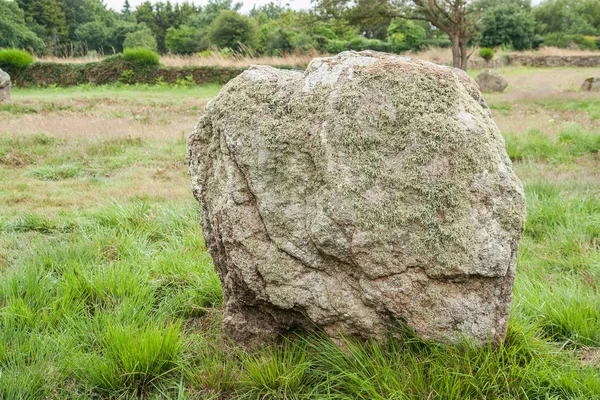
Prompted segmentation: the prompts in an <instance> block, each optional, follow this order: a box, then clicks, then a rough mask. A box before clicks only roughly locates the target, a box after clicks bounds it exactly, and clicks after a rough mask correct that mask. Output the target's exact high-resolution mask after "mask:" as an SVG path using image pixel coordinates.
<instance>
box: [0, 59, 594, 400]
mask: <svg viewBox="0 0 600 400" xmlns="http://www.w3.org/2000/svg"><path fill="white" fill-rule="evenodd" d="M476 72H477V71H472V73H473V74H475V73H476ZM500 72H501V73H503V74H504V75H506V76H507V78H508V79H509V82H510V84H511V85H510V86H509V88H508V89H507V91H506V92H505V93H503V94H495V95H487V96H486V98H487V100H488V103H489V105H490V107H491V108H492V110H493V112H494V115H495V118H496V121H497V123H498V125H499V126H500V128H501V130H502V132H503V134H504V136H505V138H506V145H507V150H508V152H509V155H510V156H511V158H512V159H513V161H514V163H515V169H516V171H517V174H518V175H519V177H520V178H521V179H522V181H523V183H524V185H525V190H526V196H527V208H528V218H527V227H526V232H525V236H524V239H523V242H522V245H521V248H520V254H519V263H518V274H517V280H516V283H515V291H514V303H513V308H512V314H511V321H510V328H509V333H508V338H507V340H506V342H505V343H504V344H503V345H502V346H500V347H499V348H475V347H472V346H470V345H469V344H468V343H464V344H462V345H458V346H442V345H436V344H433V343H428V342H423V341H420V340H418V339H417V338H414V337H412V336H411V335H410V333H407V334H406V339H405V340H404V341H402V342H393V343H391V344H390V345H389V346H386V347H382V346H378V345H375V344H366V345H357V344H353V343H348V344H347V346H346V347H347V349H346V351H345V352H344V351H341V350H340V349H339V348H338V347H336V346H335V345H333V344H332V343H331V342H330V341H328V340H327V339H325V338H322V337H317V336H312V337H309V338H297V339H290V340H289V341H288V342H286V343H285V344H283V345H281V346H279V347H274V346H272V347H267V348H264V349H262V350H258V351H253V352H245V351H242V350H240V349H236V348H235V347H233V346H231V345H229V344H228V343H225V342H224V341H223V340H222V338H221V336H220V318H221V315H220V304H221V289H220V284H219V280H218V278H217V276H216V275H215V273H214V272H213V268H212V264H211V260H210V256H209V254H208V253H207V251H206V248H205V246H204V243H203V240H202V235H201V232H200V229H199V224H198V210H197V209H198V207H197V204H196V203H195V201H194V200H193V199H192V196H191V193H190V190H189V182H188V177H187V173H186V164H185V160H184V156H185V139H186V137H187V134H188V133H189V132H190V131H191V129H192V128H193V126H194V124H195V122H196V121H197V120H198V116H199V113H200V112H201V110H202V107H203V106H204V105H205V103H206V102H207V101H208V100H209V99H210V98H211V97H212V96H214V95H215V94H216V93H217V92H218V90H219V87H217V86H209V87H146V86H141V87H140V86H138V87H88V86H85V87H75V88H54V89H50V88H48V89H27V90H19V89H15V90H14V100H15V102H16V105H14V106H0V205H1V206H0V273H1V274H2V278H1V279H0V398H1V399H11V400H12V399H46V398H48V399H96V398H119V399H129V398H132V399H134V398H148V399H234V398H235V399H237V398H243V399H303V398H311V399H349V400H350V399H365V400H370V399H381V400H385V399H398V400H400V399H566V398H568V399H593V398H600V379H598V376H599V375H600V251H599V243H600V239H599V238H600V158H599V153H598V150H599V149H600V97H598V95H597V94H587V93H582V92H580V91H579V90H578V87H579V85H580V84H581V82H582V81H583V79H584V78H587V77H588V76H590V75H593V71H592V70H585V69H548V70H535V69H526V68H520V69H504V70H501V71H500ZM596 72H597V71H596Z"/></svg>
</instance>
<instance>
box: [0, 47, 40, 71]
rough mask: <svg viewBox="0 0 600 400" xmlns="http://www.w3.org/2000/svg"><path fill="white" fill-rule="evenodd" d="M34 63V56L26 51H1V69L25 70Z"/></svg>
mask: <svg viewBox="0 0 600 400" xmlns="http://www.w3.org/2000/svg"><path fill="white" fill-rule="evenodd" d="M32 62H33V56H32V55H31V54H29V53H28V52H26V51H24V50H17V49H4V50H0V67H13V68H25V67H26V66H28V65H29V64H31V63H32Z"/></svg>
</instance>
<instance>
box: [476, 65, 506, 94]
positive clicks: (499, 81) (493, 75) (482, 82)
mask: <svg viewBox="0 0 600 400" xmlns="http://www.w3.org/2000/svg"><path fill="white" fill-rule="evenodd" d="M475 80H476V81H477V84H478V85H479V89H480V90H481V91H482V92H486V93H487V92H503V91H504V89H506V87H507V86H508V82H506V79H504V78H503V77H502V75H500V74H499V73H498V72H496V71H494V70H493V69H484V70H483V71H482V72H481V73H480V74H479V75H477V78H475Z"/></svg>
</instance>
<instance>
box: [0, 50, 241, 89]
mask: <svg viewBox="0 0 600 400" xmlns="http://www.w3.org/2000/svg"><path fill="white" fill-rule="evenodd" d="M243 71H244V68H228V67H212V66H211V67H162V66H143V65H139V64H136V63H132V62H127V61H125V60H123V59H122V58H120V57H117V58H111V59H108V60H103V61H100V62H94V63H86V64H61V63H50V62H36V63H33V64H30V65H28V66H27V67H25V68H8V69H7V70H6V72H8V74H9V75H10V77H11V80H12V82H13V85H15V86H19V87H28V86H49V85H57V86H76V85H82V84H87V83H93V84H96V85H104V84H108V83H115V82H123V83H131V84H134V83H141V84H144V83H148V84H155V83H157V82H164V83H169V84H175V83H178V82H181V81H185V82H190V83H191V81H193V82H195V83H196V84H205V83H227V82H228V81H229V80H231V79H232V78H234V77H236V76H237V75H239V74H240V73H242V72H243Z"/></svg>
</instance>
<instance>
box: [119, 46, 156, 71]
mask: <svg viewBox="0 0 600 400" xmlns="http://www.w3.org/2000/svg"><path fill="white" fill-rule="evenodd" d="M159 59H160V57H159V56H158V54H156V53H155V52H153V51H152V50H149V49H146V48H143V47H134V48H131V49H125V50H124V51H123V60H125V61H129V62H131V63H133V64H135V65H137V66H142V67H148V66H153V65H158V64H159Z"/></svg>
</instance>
